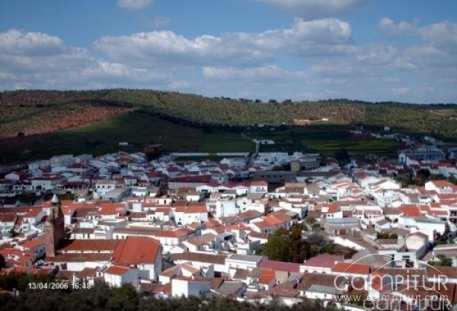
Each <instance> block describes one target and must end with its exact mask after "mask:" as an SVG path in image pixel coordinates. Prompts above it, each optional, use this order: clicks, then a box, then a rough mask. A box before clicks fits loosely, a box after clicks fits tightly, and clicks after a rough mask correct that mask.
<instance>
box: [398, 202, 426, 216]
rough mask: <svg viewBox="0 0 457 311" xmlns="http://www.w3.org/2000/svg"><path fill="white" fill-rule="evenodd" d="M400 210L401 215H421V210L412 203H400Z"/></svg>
mask: <svg viewBox="0 0 457 311" xmlns="http://www.w3.org/2000/svg"><path fill="white" fill-rule="evenodd" d="M400 212H401V213H403V216H410V217H419V216H421V211H420V208H419V206H414V205H402V206H400Z"/></svg>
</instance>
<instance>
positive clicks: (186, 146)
mask: <svg viewBox="0 0 457 311" xmlns="http://www.w3.org/2000/svg"><path fill="white" fill-rule="evenodd" d="M8 141H11V140H6V142H5V141H3V142H1V141H0V148H1V149H2V150H3V152H2V153H1V155H2V158H0V161H3V162H11V161H17V160H27V159H39V158H49V157H50V156H53V155H56V154H64V153H73V154H82V153H92V154H103V153H107V152H113V151H115V150H118V149H120V150H125V151H138V150H142V149H143V148H144V147H145V146H147V145H148V144H150V143H161V144H163V145H164V146H165V148H166V149H167V150H170V151H208V152H210V151H246V152H249V151H253V150H254V144H253V143H251V142H249V141H247V140H243V139H241V136H240V134H236V133H232V132H227V131H223V130H214V131H213V132H212V133H203V131H202V130H201V129H198V128H194V127H190V126H187V125H180V124H176V123H172V122H169V121H166V120H162V119H160V118H158V117H157V116H151V115H149V114H147V113H141V112H138V111H136V112H127V113H124V114H121V115H118V116H116V117H114V118H112V119H110V120H109V121H105V122H100V123H97V124H94V125H91V126H88V127H83V128H77V129H70V130H64V131H59V132H54V133H48V134H43V135H33V136H26V137H23V138H16V139H15V141H14V143H8ZM121 141H129V142H131V143H136V145H134V146H128V147H120V146H119V142H121Z"/></svg>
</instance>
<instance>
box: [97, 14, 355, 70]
mask: <svg viewBox="0 0 457 311" xmlns="http://www.w3.org/2000/svg"><path fill="white" fill-rule="evenodd" d="M94 46H95V47H96V48H98V49H100V50H102V51H104V52H106V53H107V54H108V56H109V57H110V58H112V59H113V60H116V61H125V62H131V63H148V64H150V65H151V64H156V62H158V61H160V62H168V63H171V64H179V65H180V66H182V65H185V64H195V65H218V64H219V63H221V62H223V63H224V64H226V65H230V66H234V65H237V66H240V65H243V66H245V65H246V64H249V65H250V66H259V65H261V64H265V63H266V62H267V61H271V60H272V59H273V55H274V53H276V52H278V51H281V52H288V53H290V54H292V55H296V56H297V55H298V56H306V55H308V56H309V55H323V54H325V55H331V54H335V53H347V52H350V51H351V50H352V37H351V27H350V25H349V24H348V23H347V22H343V21H340V20H338V19H333V18H330V19H323V20H315V21H304V20H302V19H296V20H295V21H294V23H293V25H292V26H291V27H290V28H287V29H274V30H269V31H265V32H261V33H242V32H239V33H226V34H223V35H222V36H219V37H218V36H212V35H201V36H199V37H196V38H193V39H189V38H186V37H183V36H181V35H178V34H176V33H174V32H172V31H152V32H142V33H136V34H133V35H130V36H120V37H113V36H105V37H102V38H100V39H99V40H97V41H96V42H95V44H94Z"/></svg>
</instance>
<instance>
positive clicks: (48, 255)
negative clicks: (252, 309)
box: [0, 150, 457, 309]
mask: <svg viewBox="0 0 457 311" xmlns="http://www.w3.org/2000/svg"><path fill="white" fill-rule="evenodd" d="M419 155H420V157H419ZM285 164H290V166H291V170H290V171H279V170H275V168H277V167H281V166H284V165H285ZM416 166H418V167H420V168H423V167H428V168H430V169H431V170H433V169H436V170H438V172H439V174H440V175H443V176H445V177H451V176H456V175H457V174H456V171H455V170H456V166H455V164H453V163H452V162H451V161H450V160H447V159H446V157H444V158H441V157H436V158H433V159H432V158H427V157H426V156H424V155H423V153H422V151H421V150H403V151H401V152H400V155H399V159H398V160H386V159H383V160H379V161H377V162H376V163H372V162H370V163H368V164H359V165H357V166H355V167H351V169H348V170H344V169H342V168H341V167H340V166H339V165H338V162H337V161H335V160H332V159H327V160H326V161H320V157H319V155H318V154H302V153H299V152H296V153H293V154H292V155H290V154H287V153H281V152H277V153H259V154H258V155H256V157H255V158H252V157H234V158H224V159H222V160H221V161H218V162H216V161H209V160H206V161H177V160H176V159H173V158H172V157H170V156H164V157H162V158H160V159H157V160H153V161H148V160H147V159H146V157H145V156H144V154H142V153H133V154H129V153H124V152H119V153H115V154H107V155H103V156H99V157H92V156H91V155H81V156H72V155H63V156H55V157H53V158H51V159H49V160H45V161H37V162H32V163H30V164H29V165H28V167H27V168H26V169H24V170H20V171H13V172H11V173H9V174H7V175H5V178H4V179H2V180H0V187H1V188H0V193H1V194H2V197H3V199H5V200H6V199H8V197H10V196H11V197H16V195H19V194H20V195H24V194H35V195H37V196H38V197H40V199H39V200H37V201H36V202H35V204H34V205H25V204H24V203H22V202H20V200H18V201H15V202H11V200H10V203H8V204H6V203H3V204H2V207H1V208H0V236H1V240H0V243H1V246H0V254H1V255H2V256H3V257H4V258H5V263H6V266H5V268H4V269H3V270H2V272H1V273H9V272H12V271H14V272H26V273H39V274H46V273H53V274H56V276H57V277H58V278H61V279H65V280H68V281H70V282H75V281H84V282H87V284H94V282H96V281H97V280H98V281H104V282H106V283H108V284H109V285H111V286H121V285H122V284H125V283H129V284H132V285H133V286H135V287H136V288H137V289H138V290H143V291H151V292H153V293H154V294H155V295H157V296H160V297H180V296H186V297H187V296H205V297H207V296H211V295H214V296H216V297H232V298H234V299H238V300H243V301H250V302H269V301H271V300H273V299H279V300H281V301H282V302H284V303H286V304H294V303H296V302H299V301H303V299H305V298H307V299H319V300H320V301H322V302H324V303H333V304H340V305H344V306H346V307H348V305H349V304H352V307H351V308H355V309H356V308H357V307H355V306H354V305H357V303H356V302H355V301H354V300H353V299H352V300H351V299H346V298H347V297H360V296H361V297H364V299H365V301H367V300H370V299H371V300H376V299H381V298H385V297H391V298H393V299H396V300H397V301H400V302H401V303H402V304H406V305H411V306H413V305H415V306H417V299H413V298H412V293H414V297H415V298H417V297H426V296H427V295H430V290H427V288H430V287H431V286H432V287H433V288H435V286H434V285H436V284H437V283H439V282H442V279H443V278H445V280H446V285H447V286H445V287H446V289H443V288H440V289H437V290H436V293H435V294H436V295H437V296H438V297H441V298H442V297H446V298H447V299H448V301H450V302H451V303H455V302H456V301H457V269H456V267H457V244H454V243H450V241H453V240H454V239H455V238H456V233H457V227H456V225H457V186H456V185H454V184H452V183H451V182H449V181H448V180H445V179H440V180H430V181H428V182H427V183H425V186H410V187H407V188H405V187H402V185H401V184H400V183H399V182H397V181H396V180H395V179H394V178H393V176H395V175H396V174H398V173H400V172H402V171H404V170H406V169H412V168H416ZM57 194H71V195H72V196H73V197H74V199H72V200H65V199H59V196H58V195H57ZM51 197H52V198H51ZM8 200H9V199H8ZM4 202H5V201H4ZM297 223H302V224H304V227H305V229H306V228H307V231H306V230H305V231H304V232H303V238H306V236H307V234H309V232H311V231H312V232H318V233H319V234H320V235H322V236H323V237H325V238H326V239H328V240H329V241H330V242H331V243H332V244H335V245H339V246H340V247H345V248H349V249H352V253H353V254H354V255H352V257H350V258H345V257H344V256H342V255H339V254H329V253H321V254H319V255H317V256H315V257H312V258H309V259H308V260H306V261H304V262H301V263H291V262H280V261H274V260H269V258H267V257H266V256H263V255H261V250H262V248H263V246H264V245H265V244H266V243H267V242H268V237H269V235H270V234H272V233H273V232H275V231H276V230H277V229H279V228H289V227H291V226H292V225H293V224H297ZM444 261H446V264H445V265H446V266H442V264H443V262H444ZM409 274H411V275H412V274H414V276H415V278H420V279H421V280H423V282H422V283H421V284H419V285H418V282H417V280H415V281H414V282H413V281H411V280H410V279H409V278H407V277H401V278H400V277H398V276H405V275H409ZM413 285H414V287H415V288H414V291H411V287H412V286H413ZM351 295H352V296H351ZM344 297H346V298H345V299H346V300H344V299H343V298H344ZM427 297H428V296H427ZM359 305H360V303H359Z"/></svg>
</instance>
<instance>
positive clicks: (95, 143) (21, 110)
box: [0, 89, 457, 162]
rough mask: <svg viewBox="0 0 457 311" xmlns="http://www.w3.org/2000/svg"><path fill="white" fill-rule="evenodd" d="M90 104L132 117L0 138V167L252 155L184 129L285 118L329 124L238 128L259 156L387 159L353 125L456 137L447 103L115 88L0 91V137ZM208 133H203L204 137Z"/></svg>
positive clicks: (236, 139) (240, 144) (225, 136)
mask: <svg viewBox="0 0 457 311" xmlns="http://www.w3.org/2000/svg"><path fill="white" fill-rule="evenodd" d="M91 105H92V106H97V107H113V106H115V107H124V108H128V109H136V111H135V112H128V113H122V114H119V115H117V116H115V117H111V118H110V119H109V120H107V121H104V122H98V123H95V124H92V125H90V126H86V127H83V128H74V129H70V130H59V131H55V132H53V133H48V134H44V135H33V136H26V137H23V138H15V139H6V140H5V139H3V140H0V161H2V162H10V161H13V160H23V159H30V158H46V157H49V156H51V155H54V154H61V153H75V154H78V153H94V154H101V153H105V152H112V151H114V150H117V149H124V150H127V151H133V150H142V148H143V147H144V146H146V145H147V144H149V143H162V144H163V145H164V146H165V147H166V148H167V149H168V150H179V151H208V152H213V151H252V150H253V144H252V143H251V142H249V141H248V140H245V139H242V138H241V135H240V133H237V132H234V131H226V130H222V129H217V128H215V127H212V126H210V127H208V126H206V130H205V131H203V130H202V128H201V127H200V128H199V127H195V126H189V125H188V124H190V123H193V124H195V125H198V124H200V125H205V124H206V125H214V124H217V125H224V126H238V127H247V126H252V125H254V124H258V123H265V124H271V125H280V124H282V123H283V122H285V123H290V122H291V121H292V120H293V119H311V120H319V119H321V118H324V117H325V118H329V119H330V122H329V123H331V124H329V123H325V122H324V123H323V122H319V121H316V122H313V124H316V125H313V126H310V127H302V128H293V129H286V130H278V131H275V132H270V131H269V130H268V127H266V128H265V129H258V128H253V129H251V130H247V129H246V128H244V129H242V131H243V132H244V133H245V134H247V135H248V136H249V137H251V138H271V139H274V140H275V141H276V142H277V144H276V145H274V146H263V147H262V150H265V151H267V150H284V151H291V150H307V148H308V147H310V148H314V149H315V150H317V151H319V152H322V153H324V154H333V152H334V151H335V150H337V149H340V148H346V149H347V150H348V151H349V152H351V153H355V154H357V153H366V152H376V153H389V152H390V150H392V149H394V148H395V147H397V146H398V145H397V144H396V143H395V142H392V141H380V140H373V139H367V140H354V139H352V138H350V137H349V136H348V130H349V129H350V128H351V126H350V125H351V124H354V123H364V124H371V125H378V126H383V125H390V126H393V127H394V128H395V131H397V130H400V131H406V132H417V133H433V134H435V135H437V136H442V137H445V138H447V139H451V140H452V139H454V140H455V139H457V121H456V120H455V118H456V117H457V107H456V106H455V105H454V106H447V107H440V106H420V105H401V104H389V105H387V104H382V105H380V104H376V105H374V104H360V103H351V102H336V101H332V102H319V103H296V104H292V103H287V104H274V103H252V102H251V103H244V102H240V101H237V100H230V99H211V98H205V97H202V96H197V95H190V94H180V93H170V92H157V91H149V90H118V89H116V90H100V91H75V92H56V91H17V92H3V93H0V136H1V135H2V133H4V132H8V131H10V133H11V132H13V133H15V132H19V131H23V130H24V129H27V128H28V127H33V126H37V125H38V126H42V125H43V124H46V123H48V122H54V121H53V120H55V119H56V118H58V117H59V116H67V115H70V114H73V115H74V114H78V113H80V112H81V111H86V110H85V109H86V108H87V106H91ZM159 115H161V116H162V117H159ZM164 118H165V119H168V120H171V121H166V120H165V119H164ZM182 120H186V122H182ZM189 122H190V123H189ZM203 128H205V126H204V127H203ZM208 128H210V129H211V130H210V131H209V132H208ZM240 131H241V129H240ZM120 141H131V142H135V143H137V145H136V147H122V148H120V147H119V146H118V143H119V142H120Z"/></svg>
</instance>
